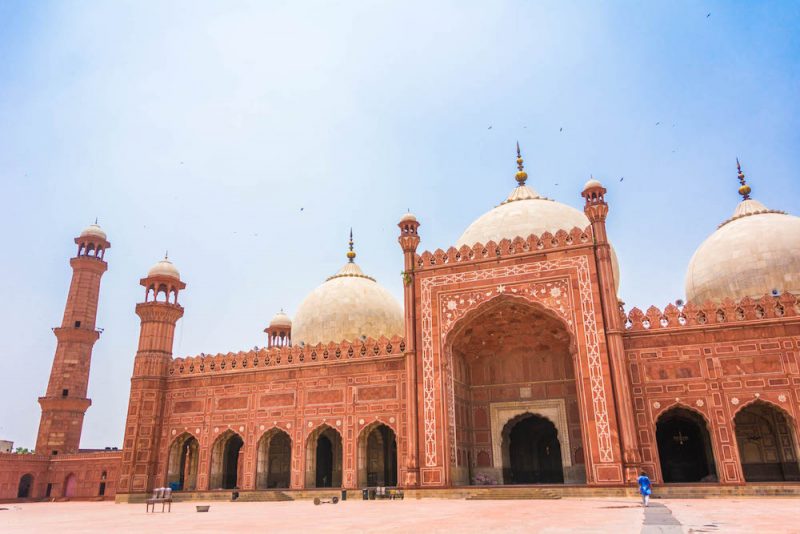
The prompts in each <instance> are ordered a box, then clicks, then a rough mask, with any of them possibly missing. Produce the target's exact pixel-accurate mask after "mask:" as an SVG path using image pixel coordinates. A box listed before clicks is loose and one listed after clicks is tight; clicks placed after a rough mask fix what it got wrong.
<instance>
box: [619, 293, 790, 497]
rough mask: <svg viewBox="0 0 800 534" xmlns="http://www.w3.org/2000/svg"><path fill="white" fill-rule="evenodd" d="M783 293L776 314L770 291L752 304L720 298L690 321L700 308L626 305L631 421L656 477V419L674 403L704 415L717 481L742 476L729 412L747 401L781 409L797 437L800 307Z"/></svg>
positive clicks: (741, 480)
mask: <svg viewBox="0 0 800 534" xmlns="http://www.w3.org/2000/svg"><path fill="white" fill-rule="evenodd" d="M783 300H784V301H785V302H783V304H781V306H780V314H781V315H780V316H778V315H776V314H775V312H774V310H775V308H774V306H775V305H776V303H777V304H779V303H778V301H777V300H775V299H772V298H771V297H770V298H769V299H768V300H767V301H765V303H766V304H764V306H766V305H767V304H770V306H769V307H765V308H763V309H761V311H758V310H757V309H756V306H757V304H756V303H755V302H754V301H750V300H749V299H748V300H747V301H742V302H743V303H744V304H743V306H737V305H735V304H733V303H728V304H726V305H724V306H720V310H722V313H721V314H719V316H717V312H716V310H715V309H709V310H706V311H705V312H702V313H703V314H704V315H703V320H704V321H706V322H704V323H698V322H697V315H696V314H698V313H701V310H695V309H694V308H692V309H691V310H690V309H687V308H689V307H687V308H684V310H683V313H682V314H681V315H682V316H681V317H679V314H678V310H677V308H674V307H672V306H670V307H668V309H667V310H666V311H665V313H663V314H662V313H661V312H660V311H659V310H657V309H655V308H651V309H650V310H648V313H647V315H645V314H642V313H641V312H639V311H638V310H634V311H632V312H631V314H630V316H629V319H630V320H629V324H628V326H629V330H628V332H627V333H626V334H625V348H626V359H627V363H628V370H629V372H630V378H631V385H632V392H633V401H634V410H635V417H636V424H637V430H638V433H639V439H640V443H641V450H642V457H643V458H642V460H643V462H644V464H645V467H646V468H648V469H649V470H650V471H651V472H652V473H655V474H656V479H657V480H661V472H660V467H659V459H658V449H657V446H656V441H655V429H656V422H657V420H658V418H659V416H660V415H661V414H663V413H664V412H665V411H667V410H669V409H670V408H672V407H674V406H676V405H679V406H682V407H684V408H687V409H689V410H693V411H694V412H696V413H698V414H700V415H701V416H702V417H703V418H704V419H705V421H706V422H707V425H708V430H709V433H710V436H711V440H712V447H713V452H714V458H715V463H716V468H717V473H718V476H719V479H720V482H723V483H731V484H740V483H744V477H743V474H742V469H741V466H740V463H739V451H738V447H737V443H736V435H735V428H734V424H733V420H734V417H735V416H736V414H737V413H738V412H739V410H741V409H742V408H744V407H745V406H747V405H748V404H751V403H752V402H754V401H756V400H761V401H765V402H768V403H770V404H771V405H773V406H774V407H776V408H778V409H779V410H780V411H781V412H782V413H784V414H786V415H788V416H789V418H790V422H793V423H794V424H793V425H791V426H793V432H794V434H795V437H794V439H795V442H796V443H798V442H800V435H798V433H797V432H798V431H797V421H798V416H800V368H799V363H800V362H798V355H800V317H798V315H800V314H798V312H797V308H796V304H795V303H794V302H793V301H792V300H791V298H783ZM773 301H774V302H773ZM784 305H785V306H784ZM679 319H680V322H679ZM643 323H644V326H643Z"/></svg>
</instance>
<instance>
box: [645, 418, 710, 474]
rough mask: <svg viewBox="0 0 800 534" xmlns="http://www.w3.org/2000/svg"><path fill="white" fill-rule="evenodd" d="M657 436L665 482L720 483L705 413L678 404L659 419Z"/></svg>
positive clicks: (656, 429)
mask: <svg viewBox="0 0 800 534" xmlns="http://www.w3.org/2000/svg"><path fill="white" fill-rule="evenodd" d="M655 434H656V446H657V447H656V448H657V450H658V458H659V465H660V468H661V479H662V481H663V482H665V483H670V482H716V481H717V480H718V477H717V471H716V460H715V454H714V447H713V443H712V440H711V434H710V430H709V425H708V420H707V419H706V417H705V416H704V415H703V413H702V412H700V411H698V410H696V409H694V408H691V407H688V406H686V405H685V404H681V403H675V404H673V405H672V406H670V407H669V408H668V409H665V410H663V411H662V412H661V413H660V414H659V415H658V417H657V419H656V428H655Z"/></svg>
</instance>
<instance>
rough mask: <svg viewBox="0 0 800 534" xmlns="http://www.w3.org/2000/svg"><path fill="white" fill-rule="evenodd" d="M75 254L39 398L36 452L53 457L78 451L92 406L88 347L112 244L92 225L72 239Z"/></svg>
mask: <svg viewBox="0 0 800 534" xmlns="http://www.w3.org/2000/svg"><path fill="white" fill-rule="evenodd" d="M75 244H76V245H78V254H77V255H76V256H75V257H74V258H72V259H71V260H70V262H69V263H70V265H71V266H72V282H70V286H69V295H68V296H67V305H66V307H65V309H64V319H63V320H62V321H61V326H60V327H57V328H53V333H54V334H55V335H56V339H57V340H58V342H57V345H56V354H55V357H54V358H53V368H52V370H51V371H50V381H49V382H48V384H47V393H45V396H44V397H39V404H40V405H41V406H42V418H41V421H40V423H39V434H38V436H37V438H36V452H37V453H40V454H47V455H56V454H64V453H74V452H78V446H79V445H80V441H81V430H82V429H83V416H84V415H85V414H86V410H87V409H88V408H89V406H91V405H92V401H91V400H89V399H88V398H87V397H86V393H87V391H86V390H87V388H88V385H89V367H90V364H91V361H92V347H94V343H95V342H96V341H97V339H98V338H99V337H100V331H99V330H97V329H96V328H95V320H96V319H97V299H98V296H99V294H100V278H101V277H102V276H103V273H105V272H106V269H108V264H107V263H106V262H105V260H104V257H105V252H106V250H107V249H108V248H109V247H110V246H111V243H109V242H108V240H107V239H106V233H105V232H104V231H103V230H102V228H100V227H99V226H98V225H97V221H95V224H92V225H90V226H89V227H87V228H86V229H85V230H84V231H83V232H81V235H80V236H78V237H76V238H75Z"/></svg>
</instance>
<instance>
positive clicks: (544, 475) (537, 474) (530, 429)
mask: <svg viewBox="0 0 800 534" xmlns="http://www.w3.org/2000/svg"><path fill="white" fill-rule="evenodd" d="M509 457H510V459H511V462H510V463H511V465H510V466H509V467H506V468H505V469H504V471H505V472H504V473H503V477H504V479H505V480H506V483H510V484H560V483H563V482H564V470H563V468H562V465H561V444H560V443H559V441H558V432H557V431H556V427H555V425H553V423H552V422H550V421H549V420H548V419H546V418H544V417H539V416H537V415H529V416H527V417H525V418H523V419H521V420H520V421H517V422H516V423H514V426H513V427H512V428H511V432H510V433H509Z"/></svg>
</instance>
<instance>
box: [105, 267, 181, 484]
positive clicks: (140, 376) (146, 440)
mask: <svg viewBox="0 0 800 534" xmlns="http://www.w3.org/2000/svg"><path fill="white" fill-rule="evenodd" d="M139 283H140V284H141V285H142V286H144V288H145V297H144V302H140V303H139V304H137V305H136V314H137V315H138V316H139V318H140V319H141V330H140V331H139V349H138V350H137V351H136V357H135V358H134V361H133V376H132V377H131V394H130V400H129V401H128V402H129V404H128V420H127V422H126V424H125V438H124V441H123V447H124V449H123V450H124V455H123V458H122V465H121V467H120V482H119V485H118V486H117V494H118V495H119V494H121V493H142V492H146V491H149V490H151V489H152V488H153V487H154V485H155V476H156V463H157V460H158V450H159V449H158V447H159V437H160V434H161V417H162V410H163V404H164V392H165V388H166V381H167V376H168V372H169V365H170V363H171V362H172V343H173V341H174V339H175V324H176V323H177V322H178V319H180V318H181V317H183V306H181V305H180V304H178V292H179V291H181V290H183V289H184V288H186V284H185V283H183V282H182V281H181V277H180V273H178V269H176V268H175V266H174V265H173V264H172V262H171V261H169V259H167V257H164V259H163V260H161V261H160V262H158V263H156V264H155V265H154V266H153V267H152V268H151V269H150V271H149V272H148V273H147V277H145V278H142V279H141V280H140V282H139Z"/></svg>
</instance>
